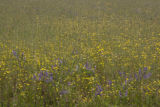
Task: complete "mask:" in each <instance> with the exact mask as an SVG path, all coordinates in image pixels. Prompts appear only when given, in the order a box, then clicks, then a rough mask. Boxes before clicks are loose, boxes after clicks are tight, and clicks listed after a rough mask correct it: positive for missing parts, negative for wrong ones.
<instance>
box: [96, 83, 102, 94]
mask: <svg viewBox="0 0 160 107" xmlns="http://www.w3.org/2000/svg"><path fill="white" fill-rule="evenodd" d="M102 91H103V89H102V87H101V86H100V85H98V86H97V88H96V93H95V95H96V96H97V95H101V92H102Z"/></svg>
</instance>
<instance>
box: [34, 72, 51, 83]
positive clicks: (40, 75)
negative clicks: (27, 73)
mask: <svg viewBox="0 0 160 107" xmlns="http://www.w3.org/2000/svg"><path fill="white" fill-rule="evenodd" d="M33 78H34V79H35V80H39V81H45V82H47V83H48V82H51V81H52V80H53V74H52V73H48V72H47V71H41V72H40V73H38V74H37V75H35V74H34V75H33Z"/></svg>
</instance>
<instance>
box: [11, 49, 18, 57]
mask: <svg viewBox="0 0 160 107" xmlns="http://www.w3.org/2000/svg"><path fill="white" fill-rule="evenodd" d="M12 53H13V55H14V56H16V57H17V58H18V55H17V52H16V51H15V50H13V51H12Z"/></svg>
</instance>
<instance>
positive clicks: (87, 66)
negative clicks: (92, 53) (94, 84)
mask: <svg viewBox="0 0 160 107" xmlns="http://www.w3.org/2000/svg"><path fill="white" fill-rule="evenodd" d="M84 66H85V68H86V69H87V70H88V69H90V68H89V64H88V62H86V64H85V65H84Z"/></svg>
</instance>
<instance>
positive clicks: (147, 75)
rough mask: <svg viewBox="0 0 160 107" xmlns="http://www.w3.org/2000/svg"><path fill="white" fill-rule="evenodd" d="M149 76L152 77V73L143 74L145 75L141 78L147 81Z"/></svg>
mask: <svg viewBox="0 0 160 107" xmlns="http://www.w3.org/2000/svg"><path fill="white" fill-rule="evenodd" d="M151 75H152V73H150V72H149V73H148V74H145V75H144V76H143V78H144V79H148V78H149V77H150V76H151Z"/></svg>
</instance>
